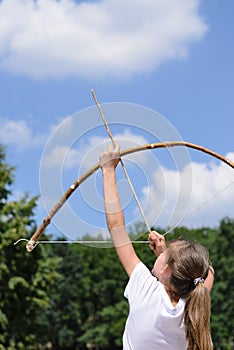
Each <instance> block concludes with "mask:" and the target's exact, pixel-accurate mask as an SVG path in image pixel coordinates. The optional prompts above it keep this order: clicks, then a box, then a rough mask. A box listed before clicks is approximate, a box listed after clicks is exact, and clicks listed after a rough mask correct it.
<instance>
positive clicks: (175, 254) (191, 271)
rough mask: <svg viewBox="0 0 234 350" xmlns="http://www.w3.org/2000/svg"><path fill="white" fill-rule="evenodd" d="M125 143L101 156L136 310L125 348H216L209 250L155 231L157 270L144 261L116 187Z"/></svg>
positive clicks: (113, 228)
mask: <svg viewBox="0 0 234 350" xmlns="http://www.w3.org/2000/svg"><path fill="white" fill-rule="evenodd" d="M119 154H120V153H119V146H117V147H116V148H115V149H112V147H109V150H108V151H107V152H104V153H103V154H102V155H101V156H100V165H101V168H102V174H103V190H104V200H105V210H106V220H107V226H108V229H109V232H110V234H111V237H112V240H113V243H114V246H115V249H116V252H117V255H118V257H119V259H120V262H121V263H122V265H123V267H124V269H125V270H126V272H127V274H128V276H129V282H128V284H127V287H126V289H125V292H124V296H125V297H126V298H127V299H128V302H129V306H130V310H129V316H128V319H127V322H126V326H125V331H124V335H123V350H130V349H131V350H143V349H147V350H148V349H149V350H186V349H187V348H189V350H211V349H213V346H212V340H211V335H210V295H209V292H210V290H211V288H212V284H213V269H212V268H211V267H210V265H209V257H208V253H207V251H206V249H205V248H204V247H203V246H201V245H199V244H197V243H192V242H189V241H186V240H177V241H173V242H171V243H170V244H169V245H168V247H166V244H165V240H164V237H163V236H162V235H160V234H159V233H157V232H155V231H153V232H151V233H149V241H150V248H151V249H152V250H153V251H154V253H155V254H156V255H157V256H158V258H157V259H156V261H155V264H154V267H153V270H152V273H151V272H150V271H149V270H148V268H147V267H146V266H145V265H144V264H143V263H142V262H141V261H140V259H139V258H138V256H137V255H136V253H135V251H134V248H133V246H132V244H131V242H130V239H129V236H128V234H127V232H126V228H125V223H124V215H123V211H122V209H121V205H120V201H119V196H118V192H117V186H116V177H115V168H116V166H117V164H118V162H119Z"/></svg>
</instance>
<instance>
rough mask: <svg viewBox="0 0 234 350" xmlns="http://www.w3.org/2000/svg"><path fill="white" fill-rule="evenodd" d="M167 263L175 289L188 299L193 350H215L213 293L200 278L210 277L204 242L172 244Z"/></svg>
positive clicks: (187, 324)
mask: <svg viewBox="0 0 234 350" xmlns="http://www.w3.org/2000/svg"><path fill="white" fill-rule="evenodd" d="M167 264H168V266H169V268H170V269H171V278H170V286H169V288H170V289H171V292H172V293H173V294H175V295H176V296H177V297H180V298H183V299H185V309H184V324H185V335H186V339H187V341H188V348H189V350H212V349H213V344H212V339H211V333H210V293H209V291H208V289H207V288H206V286H205V284H204V283H198V284H197V285H195V283H194V280H195V279H196V278H198V277H201V278H203V279H204V280H205V279H206V277H207V276H208V271H209V265H210V263H209V256H208V252H207V250H206V249H205V247H203V246H202V245H200V244H198V243H195V242H190V241H187V240H176V241H173V242H171V243H170V244H169V246H168V250H167Z"/></svg>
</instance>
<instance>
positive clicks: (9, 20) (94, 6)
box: [0, 0, 207, 79]
mask: <svg viewBox="0 0 234 350" xmlns="http://www.w3.org/2000/svg"><path fill="white" fill-rule="evenodd" d="M198 7H199V0H157V1H155V0H145V1H142V0H118V1H116V0H102V1H92V2H85V1H83V2H81V3H77V2H76V1H74V0H60V1H56V0H37V1H34V0H2V1H1V2H0V67H1V68H2V69H6V70H8V71H10V72H13V73H18V74H26V75H28V76H30V77H33V78H39V79H41V78H47V77H54V78H57V77H64V76H68V75H74V74H75V75H78V76H83V77H89V78H90V77H92V78H100V77H103V76H106V75H110V76H116V77H122V78H123V77H127V76H130V75H132V74H135V73H141V72H148V71H152V70H154V69H155V68H157V67H158V66H159V65H160V64H161V63H163V62H165V61H167V60H168V59H173V58H178V57H179V58H181V57H182V58H183V57H186V56H187V55H188V48H189V45H190V44H191V43H192V42H194V41H196V40H199V39H201V38H202V37H203V36H204V34H205V33H206V31H207V25H206V24H205V23H204V19H203V18H202V17H201V15H200V14H199V9H198Z"/></svg>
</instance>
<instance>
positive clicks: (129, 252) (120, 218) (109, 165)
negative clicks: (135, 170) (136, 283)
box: [100, 146, 140, 276]
mask: <svg viewBox="0 0 234 350" xmlns="http://www.w3.org/2000/svg"><path fill="white" fill-rule="evenodd" d="M119 151H120V147H119V146H116V148H115V149H113V148H112V146H110V147H109V150H108V151H106V152H104V153H103V154H101V155H100V165H101V169H102V175H103V191H104V202H105V211H106V221H107V226H108V230H109V232H110V234H111V238H112V241H113V244H114V247H115V249H116V252H117V255H118V257H119V260H120V262H121V264H122V265H123V267H124V269H125V270H126V272H127V274H128V276H130V275H131V273H132V271H133V269H134V267H135V266H136V264H137V263H139V262H140V259H139V258H138V256H137V255H136V253H135V250H134V248H133V246H132V243H131V241H130V238H129V236H128V234H127V231H126V228H125V221H124V214H123V210H122V208H121V204H120V200H119V195H118V191H117V185H116V176H115V168H116V166H117V164H118V162H119V154H120V153H119Z"/></svg>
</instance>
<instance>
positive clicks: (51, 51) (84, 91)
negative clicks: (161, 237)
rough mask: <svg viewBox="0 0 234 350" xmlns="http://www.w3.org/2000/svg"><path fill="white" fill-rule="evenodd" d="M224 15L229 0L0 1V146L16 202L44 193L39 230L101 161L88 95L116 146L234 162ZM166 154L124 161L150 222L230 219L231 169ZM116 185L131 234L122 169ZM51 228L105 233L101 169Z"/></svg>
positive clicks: (229, 22)
mask: <svg viewBox="0 0 234 350" xmlns="http://www.w3.org/2000/svg"><path fill="white" fill-rule="evenodd" d="M233 12H234V3H233V1H231V0H227V1H225V2H224V1H223V2H222V1H221V0H209V1H205V0H203V1H202V0H201V1H197V0H164V1H156V0H147V1H139V0H138V1H136V0H135V1H132V0H125V1H123V0H119V1H116V0H103V1H83V2H81V1H72V0H63V1H53V0H47V1H45V0H44V1H43V0H40V1H32V0H27V1H23V0H20V1H19V0H17V1H16V0H2V1H1V2H0V84H1V85H0V86H1V104H0V125H1V126H0V142H1V143H3V144H5V145H6V146H7V156H8V161H9V162H10V163H11V164H12V165H14V166H16V174H15V176H16V181H15V185H14V198H19V197H20V196H21V195H22V193H25V192H27V193H29V194H30V196H33V195H38V194H41V199H42V200H39V202H38V207H37V210H36V213H35V215H36V219H37V221H38V223H40V221H41V220H42V218H43V217H44V216H45V215H46V209H49V208H50V207H51V206H53V204H54V203H55V202H56V200H57V199H58V198H59V197H60V194H61V193H62V192H63V190H66V188H67V186H69V185H70V184H71V183H73V181H74V180H75V179H76V178H77V177H78V176H80V174H82V171H85V170H86V169H87V168H88V166H89V165H90V164H92V163H96V162H97V161H98V154H99V153H100V152H101V151H102V150H103V149H105V147H106V144H107V138H106V133H105V128H104V126H102V124H101V119H100V115H99V114H98V111H97V109H96V106H95V105H94V101H93V98H92V95H91V89H94V91H95V93H96V95H97V98H98V100H99V102H100V103H101V104H102V107H103V110H104V112H105V115H106V119H107V121H109V123H110V127H111V130H112V132H113V134H114V136H115V138H116V139H117V140H118V141H119V142H120V143H121V147H122V149H123V148H125V147H130V146H131V145H135V144H142V143H147V142H157V141H159V140H161V139H162V140H166V139H168V141H171V140H172V139H174V140H175V139H182V140H185V141H190V142H193V143H196V144H200V145H203V146H206V147H208V148H210V149H212V150H214V151H216V152H218V153H220V154H222V155H224V156H227V157H229V158H230V159H233V160H234V147H233V126H234V100H233V91H234V70H233V62H234V42H233V32H234V23H233V15H232V14H233ZM167 153H168V152H167V151H164V152H162V151H154V152H153V154H151V155H150V152H149V154H147V155H146V153H141V154H140V153H139V154H137V155H135V156H133V157H129V158H128V159H126V165H127V166H128V169H129V174H130V175H131V178H132V181H133V182H134V186H135V187H136V191H137V193H138V195H139V197H140V199H141V201H142V206H143V207H144V211H145V214H146V216H147V217H148V220H149V222H150V224H153V225H156V226H158V225H159V226H162V227H170V226H173V225H179V224H184V225H187V226H190V227H200V226H203V225H208V226H215V225H217V224H218V222H219V220H220V219H221V218H223V217H224V216H225V215H229V216H231V217H234V213H233V202H232V198H233V195H234V185H233V181H234V176H233V174H234V173H233V171H232V170H231V169H228V168H227V167H226V166H224V165H222V164H220V163H218V162H216V160H214V159H213V158H210V157H208V156H204V155H203V154H201V153H199V152H195V151H191V152H189V154H188V152H187V150H185V149H184V150H180V151H179V150H178V152H177V151H171V152H169V154H167ZM48 159H49V162H48ZM181 159H182V160H183V162H182V163H183V164H180V160H181ZM118 182H119V187H120V192H121V197H122V201H123V206H124V209H125V212H126V223H127V225H129V226H131V225H134V223H135V222H139V221H140V220H141V217H140V215H139V212H138V209H137V208H136V205H135V203H134V201H133V199H132V196H131V193H130V192H129V189H128V186H127V184H126V181H125V180H124V177H123V176H122V174H121V171H120V170H119V174H118ZM43 203H44V204H43ZM54 224H55V225H51V226H50V227H49V228H48V231H47V232H60V233H62V234H64V235H65V236H66V237H69V238H77V237H81V236H82V235H83V234H84V233H91V234H93V235H95V234H98V233H102V234H103V235H105V234H106V230H105V217H104V214H103V201H102V189H101V174H100V172H98V173H97V174H95V175H94V176H93V177H92V178H90V179H89V180H88V181H87V184H86V183H84V184H83V185H82V186H81V188H80V190H79V191H77V193H75V194H74V195H73V197H72V198H71V200H70V201H69V203H68V205H67V206H66V207H65V208H64V209H63V210H62V211H61V213H60V214H59V215H58V217H56V218H55V221H54Z"/></svg>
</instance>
